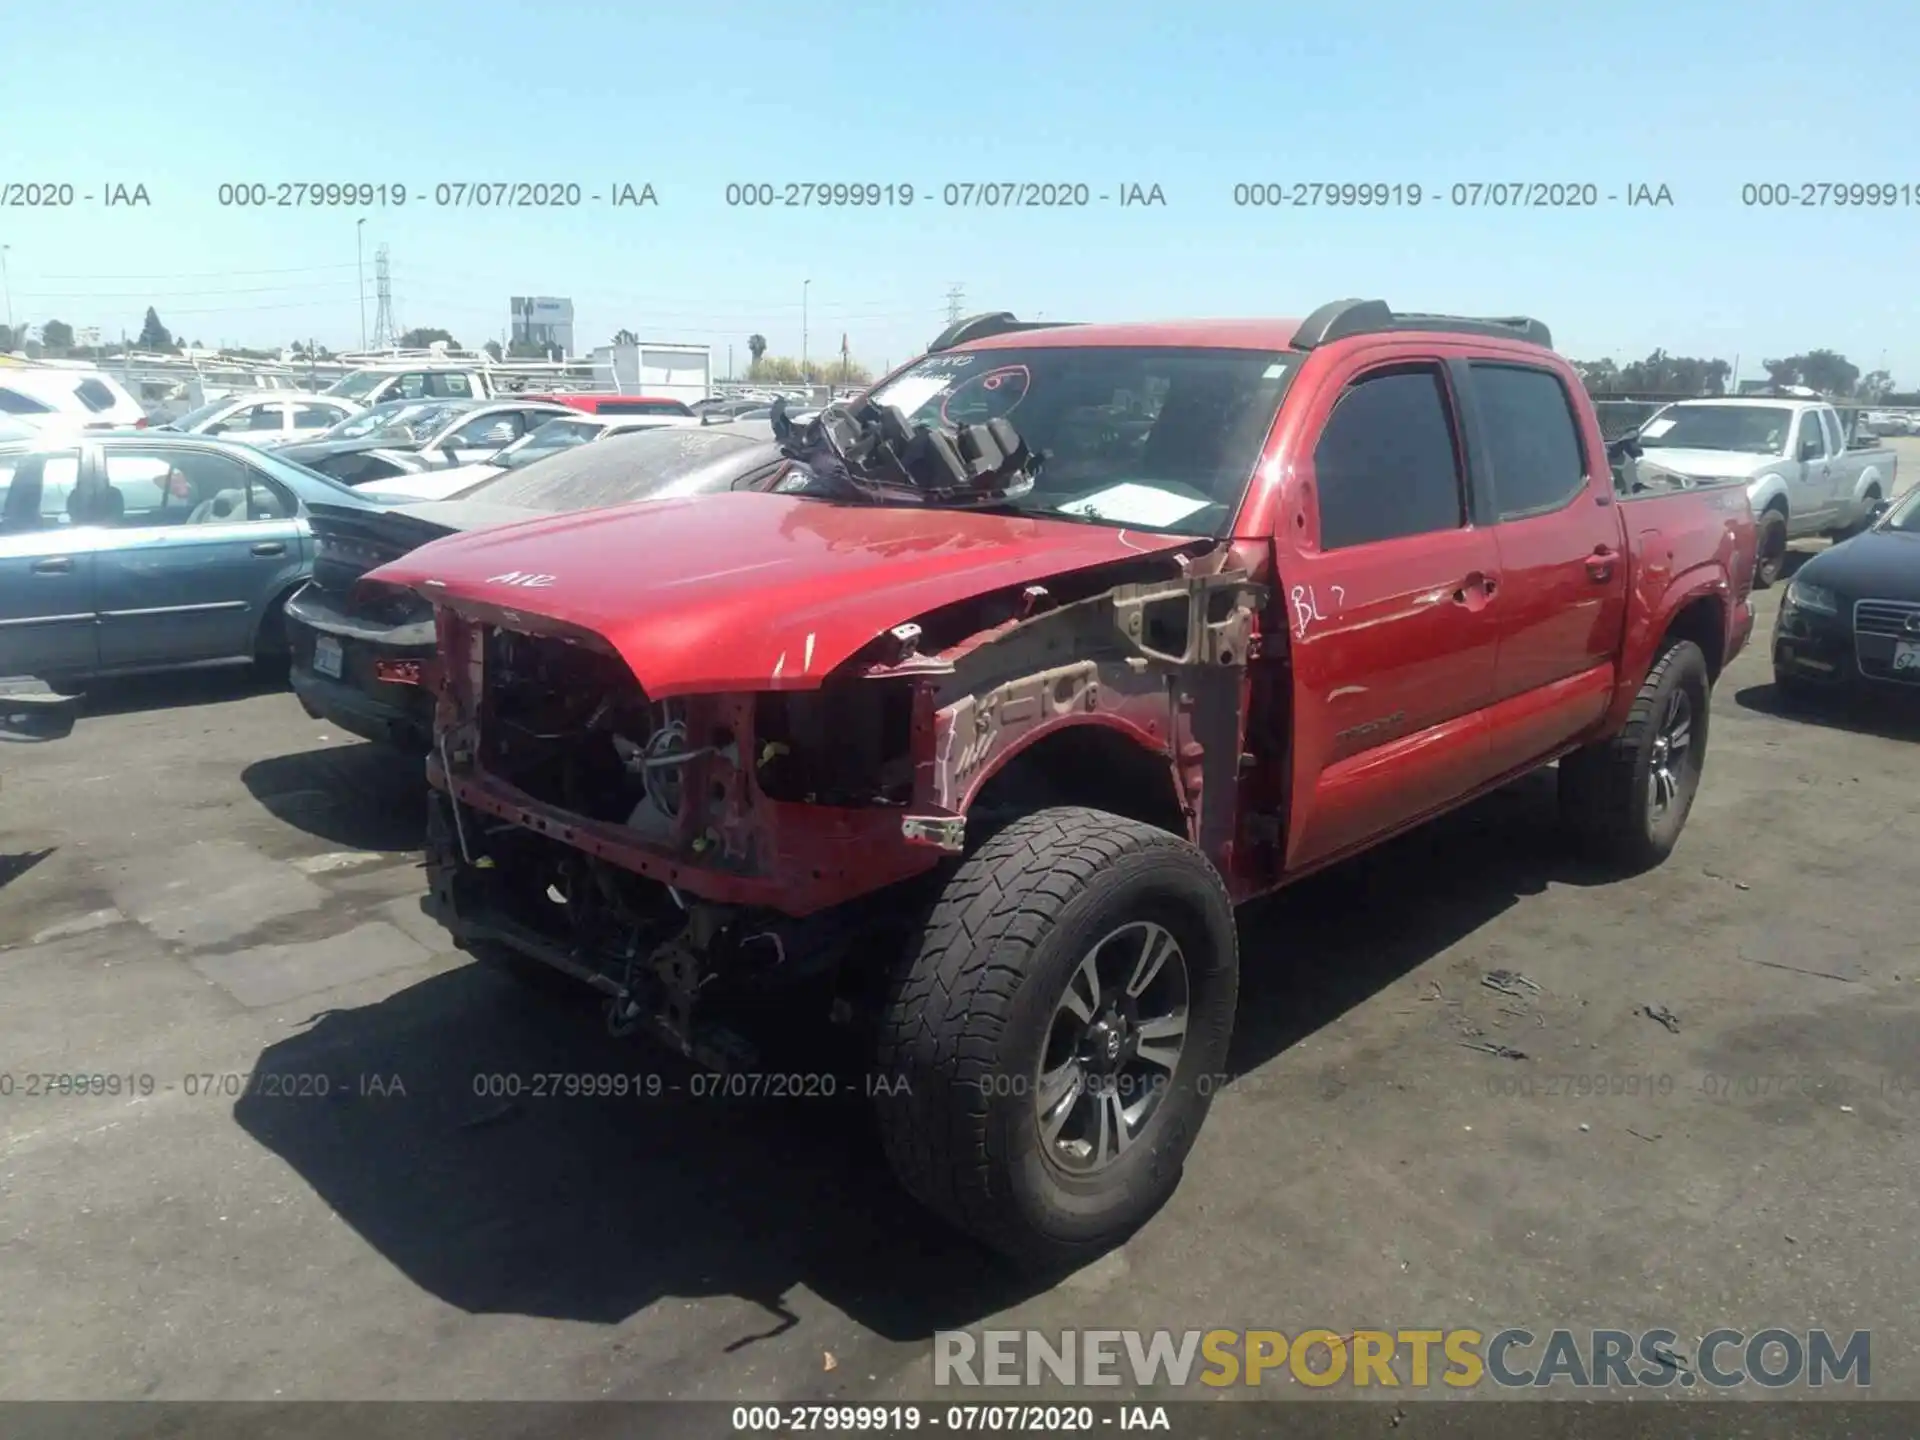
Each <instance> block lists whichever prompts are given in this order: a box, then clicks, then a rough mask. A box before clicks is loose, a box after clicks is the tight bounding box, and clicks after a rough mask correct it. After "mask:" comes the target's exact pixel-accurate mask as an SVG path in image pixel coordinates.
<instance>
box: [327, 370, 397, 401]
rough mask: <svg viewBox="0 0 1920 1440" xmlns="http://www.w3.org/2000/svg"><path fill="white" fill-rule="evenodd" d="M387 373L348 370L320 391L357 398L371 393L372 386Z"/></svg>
mask: <svg viewBox="0 0 1920 1440" xmlns="http://www.w3.org/2000/svg"><path fill="white" fill-rule="evenodd" d="M387 373H388V372H386V371H385V370H349V371H348V372H347V373H346V374H345V375H342V376H341V377H340V378H339V379H338V380H336V381H334V382H333V384H331V385H329V386H328V387H327V388H326V389H325V390H323V391H322V392H321V393H322V394H323V395H344V396H346V397H347V399H349V400H358V399H359V398H360V397H361V396H363V395H370V394H372V393H373V390H374V387H375V386H377V385H379V383H380V382H381V381H382V380H384V379H386V378H387Z"/></svg>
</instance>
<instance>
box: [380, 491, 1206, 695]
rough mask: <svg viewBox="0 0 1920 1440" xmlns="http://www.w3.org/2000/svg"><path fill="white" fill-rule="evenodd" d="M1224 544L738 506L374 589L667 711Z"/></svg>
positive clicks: (414, 575)
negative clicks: (1078, 581) (591, 639)
mask: <svg viewBox="0 0 1920 1440" xmlns="http://www.w3.org/2000/svg"><path fill="white" fill-rule="evenodd" d="M1206 543H1208V542H1206V541H1205V540H1203V539H1201V538H1199V537H1195V536H1191V535H1161V534H1153V533H1144V532H1140V531H1132V530H1118V529H1113V528H1110V527H1107V526H1103V525H1091V524H1081V523H1078V522H1074V521H1066V520H1049V519H1036V518H1031V517H1028V516H1012V515H1003V514H985V513H981V512H977V511H974V512H969V511H960V510H942V509H936V508H933V507H929V506H918V505H916V506H879V505H839V504H835V503H832V502H829V501H825V500H808V499H800V498H798V497H795V496H791V495H777V494H767V493H763V492H751V491H734V492H729V493H722V494H717V495H698V496H690V497H688V498H686V499H681V500H652V501H642V502H640V503H637V504H630V505H623V506H620V507H618V508H616V509H611V510H600V511H591V512H588V513H585V514H577V515H559V516H554V517H553V518H551V519H546V520H537V521H534V522H532V523H529V524H524V525H513V526H510V527H508V528H506V529H504V530H488V531H482V532H479V533H477V534H466V535H456V536H452V537H449V538H447V539H445V540H437V541H435V542H433V543H432V544H430V545H425V546H423V547H421V548H420V549H418V550H415V551H414V552H413V553H412V554H410V555H407V556H406V557H404V558H403V559H400V560H396V561H394V562H392V563H389V564H387V565H384V566H382V567H381V568H380V569H378V570H375V571H373V572H372V573H371V574H370V575H369V576H368V577H367V578H368V579H369V580H370V581H379V582H383V583H385V584H389V585H404V586H408V587H410V588H412V589H415V590H417V591H419V593H420V594H422V595H424V596H425V597H426V598H428V599H429V600H432V601H434V602H435V603H436V604H441V605H446V606H449V607H451V608H452V609H454V610H457V611H460V612H462V613H464V614H468V615H471V616H473V617H475V618H478V619H481V620H489V621H496V622H500V623H504V624H507V625H510V626H512V627H514V628H516V629H521V630H528V631H534V632H546V633H558V634H565V633H569V632H572V633H578V632H582V631H584V632H587V633H589V634H592V635H597V636H599V637H601V638H603V639H604V640H606V641H607V642H608V643H609V644H611V645H612V646H613V647H614V649H615V650H617V651H618V652H619V654H620V656H621V657H622V658H623V659H624V660H625V661H626V663H627V667H628V669H630V670H631V671H632V672H633V676H634V678H635V679H636V680H638V681H639V682H640V686H641V688H642V689H644V690H645V691H646V692H647V694H648V695H649V696H651V697H652V698H654V699H656V700H659V699H666V698H669V697H672V696H676V695H694V694H703V693H715V692H724V691H740V690H807V689H814V688H817V687H818V686H819V684H820V682H821V680H822V679H823V678H824V677H825V676H826V675H827V673H828V672H829V671H831V670H833V669H834V668H835V667H836V666H838V665H840V664H841V663H842V662H843V661H845V660H847V659H848V658H849V657H851V656H852V655H854V654H855V653H856V652H857V651H859V650H860V649H861V648H862V647H863V646H865V645H867V644H868V643H869V642H871V641H872V640H873V639H874V638H875V637H877V636H879V635H881V634H883V633H884V632H885V631H887V630H889V629H891V628H892V627H893V626H895V625H898V624H901V623H902V622H904V621H907V620H911V619H912V618H914V617H915V616H916V615H923V614H925V613H927V612H928V611H930V610H936V609H939V608H940V607H942V606H945V605H951V604H955V603H957V602H959V601H962V600H967V599H971V598H972V597H974V596H977V595H983V594H986V593H988V592H990V591H994V590H1000V589H1004V588H1006V587H1008V586H1014V585H1024V584H1030V583H1033V582H1035V581H1041V580H1045V579H1047V578H1048V577H1050V576H1056V575H1061V574H1065V573H1067V572H1070V571H1075V570H1085V569H1088V568H1091V567H1093V566H1098V565H1108V564H1115V563H1119V562H1124V561H1129V560H1138V559H1140V558H1141V557H1142V556H1146V555H1158V554H1165V553H1168V552H1171V551H1174V550H1178V549H1180V548H1182V547H1183V546H1192V545H1196V544H1206Z"/></svg>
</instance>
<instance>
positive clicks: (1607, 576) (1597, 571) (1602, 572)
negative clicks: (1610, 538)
mask: <svg viewBox="0 0 1920 1440" xmlns="http://www.w3.org/2000/svg"><path fill="white" fill-rule="evenodd" d="M1619 558H1620V554H1619V552H1618V551H1617V550H1615V549H1613V548H1612V547H1611V546H1608V545H1596V546H1594V549H1593V554H1591V555H1589V556H1588V557H1587V577H1588V578H1589V579H1590V580H1593V581H1594V582H1595V583H1596V584H1598V583H1601V582H1604V581H1607V580H1611V579H1612V578H1613V562H1614V561H1615V560H1617V559H1619Z"/></svg>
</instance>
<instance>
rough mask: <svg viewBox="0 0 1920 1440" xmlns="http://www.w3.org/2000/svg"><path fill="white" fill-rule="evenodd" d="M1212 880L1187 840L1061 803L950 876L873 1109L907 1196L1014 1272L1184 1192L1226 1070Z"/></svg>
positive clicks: (915, 964) (884, 1051)
mask: <svg viewBox="0 0 1920 1440" xmlns="http://www.w3.org/2000/svg"><path fill="white" fill-rule="evenodd" d="M1238 966H1239V956H1238V951H1237V945H1236V939H1235V933H1234V920H1233V907H1232V904H1231V903H1230V901H1229V900H1228V898H1227V892H1226V887H1225V886H1224V885H1223V884H1222V883H1221V881H1220V877H1219V875H1218V874H1216V873H1215V871H1214V869H1213V867H1212V866H1211V865H1209V864H1208V863H1207V861H1206V859H1205V857H1204V856H1202V855H1201V854H1200V852H1199V851H1198V850H1196V849H1194V847H1193V846H1191V845H1189V844H1188V843H1187V842H1186V841H1185V840H1183V839H1181V838H1180V837H1178V836H1176V835H1171V834H1168V833H1167V832H1166V831H1163V830H1157V829H1155V828H1153V827H1152V826H1149V825H1144V824H1141V823H1139V822H1138V821H1134V820H1127V819H1123V818H1121V817H1120V816H1117V815H1110V814H1106V813H1104V812H1102V811H1098V810H1087V809H1080V808H1065V807H1063V808H1058V809H1048V810H1041V811H1038V812H1036V813H1033V814H1030V815H1026V816H1022V817H1020V818H1019V819H1016V820H1014V821H1012V822H1011V823H1009V824H1008V825H1006V826H1005V827H1004V828H1002V829H1001V830H999V831H997V832H996V833H994V834H993V835H992V836H991V837H990V838H988V839H987V840H986V841H985V842H984V843H983V844H981V845H980V847H979V848H978V849H977V850H975V851H974V852H973V853H972V854H970V855H968V856H967V858H966V859H965V860H964V861H962V863H961V864H960V866H959V867H958V868H957V869H956V870H955V871H954V873H953V874H952V876H951V877H950V878H949V879H948V880H947V882H946V884H945V886H944V887H943V889H942V891H941V893H940V896H939V898H938V899H937V900H936V901H935V902H934V904H933V906H932V908H931V910H930V911H929V913H928V916H927V918H926V920H925V922H924V923H923V924H922V925H921V926H920V927H919V928H918V931H917V933H916V935H915V937H914V939H913V941H912V942H910V945H909V950H908V954H907V956H906V957H905V959H904V961H903V963H902V965H901V967H900V970H899V972H898V973H897V975H896V976H895V979H894V982H893V987H892V992H891V994H890V995H889V997H888V1003H887V1008H886V1013H885V1015H884V1018H883V1023H882V1026H881V1033H880V1043H879V1047H878V1054H877V1061H878V1065H877V1073H876V1076H875V1086H874V1088H875V1099H876V1105H877V1107H878V1111H879V1119H880V1130H881V1136H882V1140H883V1143H884V1145H885V1147H886V1152H887V1157H888V1159H889V1161H890V1162H891V1164H892V1166H893V1169H894V1172H895V1174H896V1175H898V1177H899V1179H900V1181H901V1184H902V1185H903V1186H904V1187H905V1188H906V1189H907V1191H908V1192H909V1193H910V1194H912V1195H913V1196H914V1197H915V1198H917V1199H918V1200H920V1201H921V1202H922V1203H923V1204H925V1205H927V1206H928V1207H930V1208H931V1209H932V1210H934V1211H935V1212H936V1213H938V1214H939V1215H941V1216H943V1217H944V1218H945V1219H947V1220H948V1221H949V1222H951V1223H952V1224H954V1225H956V1226H958V1227H959V1228H961V1229H963V1230H965V1231H967V1232H968V1233H970V1234H972V1235H973V1236H974V1237H975V1238H977V1239H979V1240H981V1241H983V1242H985V1243H986V1244H987V1245H990V1246H992V1247H993V1248H995V1249H997V1250H999V1251H1001V1252H1003V1253H1005V1254H1007V1255H1010V1256H1012V1257H1014V1258H1015V1259H1017V1260H1020V1261H1023V1262H1026V1263H1030V1264H1037V1265H1042V1266H1048V1267H1051V1266H1057V1265H1064V1264H1072V1263H1075V1262H1078V1261H1080V1260H1084V1259H1086V1258H1089V1257H1091V1256H1093V1255H1095V1254H1097V1253H1099V1252H1100V1251H1102V1250H1104V1249H1106V1248H1108V1247H1109V1246H1111V1245H1113V1244H1115V1243H1117V1242H1119V1241H1120V1240H1123V1239H1125V1238H1126V1236H1127V1235H1128V1234H1130V1233H1131V1232H1132V1231H1133V1230H1134V1229H1135V1228H1137V1227H1138V1226H1139V1225H1140V1224H1141V1223H1142V1222H1144V1221H1145V1220H1146V1219H1147V1218H1148V1217H1149V1216H1151V1215H1152V1214H1153V1213H1154V1211H1155V1210H1157V1209H1158V1208H1159V1207H1160V1205H1161V1204H1162V1202H1164V1201H1165V1200H1166V1198H1167V1197H1168V1196H1169V1195H1170V1194H1171V1193H1172V1192H1173V1189H1174V1187H1175V1186H1176V1185H1177V1184H1178V1183H1179V1179H1180V1171H1181V1165H1182V1163H1183V1162H1184V1161H1185V1159H1186V1156H1187V1152H1188V1151H1189V1150H1190V1149H1192V1147H1193V1142H1194V1139H1195V1137H1196V1136H1197V1135H1198V1133H1199V1130H1200V1125H1201V1122H1202V1121H1203V1120H1204V1119H1205V1118H1206V1114H1207V1110H1208V1107H1209V1105H1210V1103H1211V1100H1212V1095H1213V1091H1214V1089H1215V1088H1216V1085H1217V1082H1218V1080H1219V1078H1220V1075H1221V1071H1222V1069H1223V1067H1224V1066H1225V1063H1226V1057H1227V1041H1228V1039H1229V1037H1230V1035H1231V1033H1232V1029H1233V1012H1234V1003H1235V997H1236V991H1237V986H1238V974H1239V969H1238Z"/></svg>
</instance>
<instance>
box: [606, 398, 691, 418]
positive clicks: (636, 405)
mask: <svg viewBox="0 0 1920 1440" xmlns="http://www.w3.org/2000/svg"><path fill="white" fill-rule="evenodd" d="M597 408H598V409H599V412H600V413H601V414H602V415H691V414H693V410H692V409H691V408H690V407H689V406H686V405H683V404H681V403H680V402H679V401H678V400H602V401H600V402H599V405H598V407H597Z"/></svg>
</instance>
